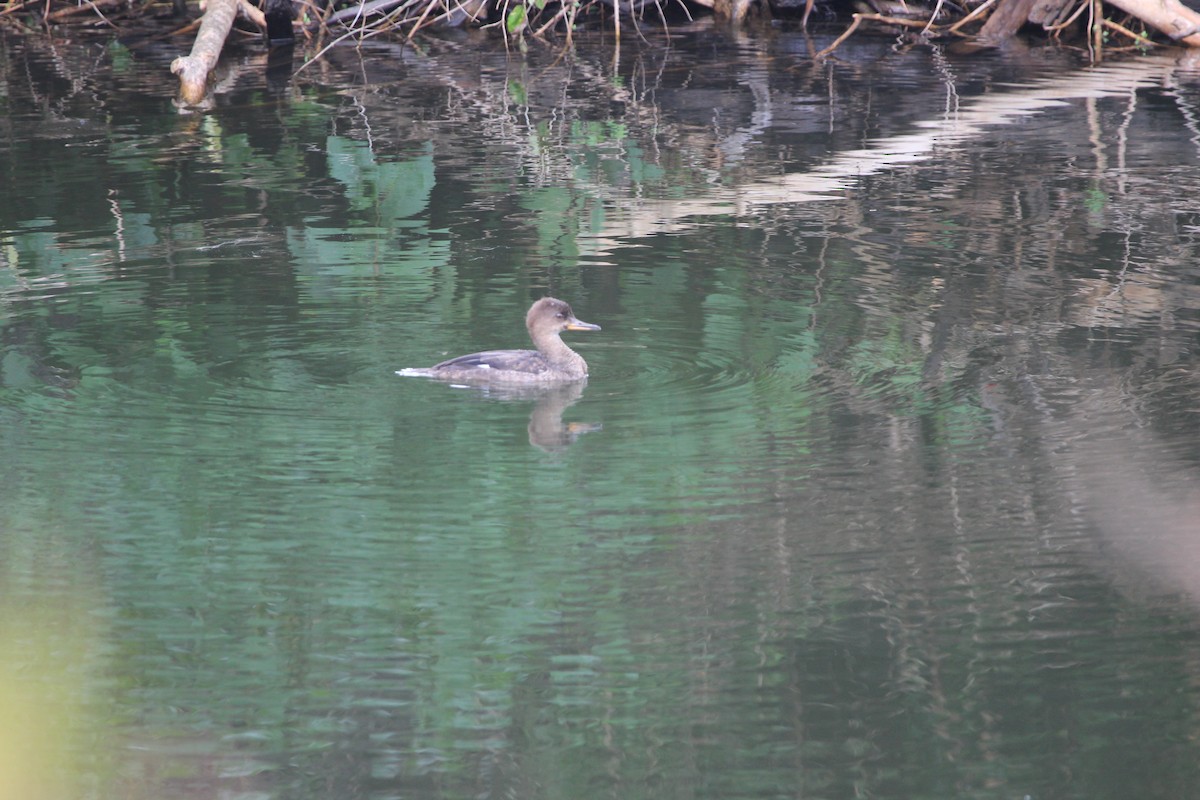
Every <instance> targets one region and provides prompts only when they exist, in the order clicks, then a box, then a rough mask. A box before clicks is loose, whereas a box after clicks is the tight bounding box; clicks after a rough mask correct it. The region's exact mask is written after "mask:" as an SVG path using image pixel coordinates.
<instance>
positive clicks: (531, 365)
mask: <svg viewBox="0 0 1200 800" xmlns="http://www.w3.org/2000/svg"><path fill="white" fill-rule="evenodd" d="M548 367H549V365H548V364H547V363H546V359H545V357H543V356H542V354H541V353H539V352H538V351H537V350H486V351H484V352H482V353H470V354H468V355H465V356H459V357H458V358H451V359H449V360H448V361H443V362H442V363H440V364H435V365H434V366H433V370H434V371H435V372H436V371H438V370H472V369H477V370H480V371H482V370H503V371H505V372H528V373H530V374H535V375H536V374H537V373H539V372H545V371H546V369H547V368H548Z"/></svg>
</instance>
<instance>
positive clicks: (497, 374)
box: [396, 297, 600, 385]
mask: <svg viewBox="0 0 1200 800" xmlns="http://www.w3.org/2000/svg"><path fill="white" fill-rule="evenodd" d="M525 329H526V330H528V331H529V338H530V339H532V340H533V345H534V347H536V348H537V349H536V350H486V351H484V352H482V353H470V354H469V355H465V356H458V357H457V358H451V359H449V360H447V361H443V362H441V363H440V364H434V365H433V366H432V367H416V368H414V367H409V368H406V369H401V370H397V371H396V374H397V375H404V376H411V377H419V378H436V379H438V380H444V381H452V382H463V383H504V384H529V385H544V384H551V383H572V382H576V381H583V380H587V376H588V365H587V362H586V361H584V360H583V356H581V355H579V354H578V353H576V352H575V351H574V350H572V349H571V348H570V347H568V346H567V345H566V344H565V343H564V342H563V340H562V339H561V338H560V336H561V334H562V332H563V331H598V330H600V326H599V325H593V324H592V323H590V322H583V321H582V320H580V319H579V318H577V317H576V316H575V312H573V311H572V310H571V306H570V305H569V304H567V303H565V302H563V301H562V300H558V299H555V298H553V297H543V298H542V299H541V300H538V301H537V302H535V303H534V304H533V305H532V306H530V307H529V311H528V313H526V314H525Z"/></svg>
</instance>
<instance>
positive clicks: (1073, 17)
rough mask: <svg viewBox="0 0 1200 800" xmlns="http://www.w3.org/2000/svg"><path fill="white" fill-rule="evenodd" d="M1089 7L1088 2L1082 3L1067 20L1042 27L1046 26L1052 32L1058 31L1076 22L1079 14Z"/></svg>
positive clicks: (1044, 26)
mask: <svg viewBox="0 0 1200 800" xmlns="http://www.w3.org/2000/svg"><path fill="white" fill-rule="evenodd" d="M1087 7H1088V4H1087V3H1080V4H1079V7H1078V8H1076V9H1075V13H1074V14H1072V15H1071V16H1070V17H1068V18H1067V19H1066V21H1064V22H1060V23H1058V24H1057V25H1043V26H1042V27H1043V28H1045V29H1046V30H1048V31H1050V32H1051V33H1058V32H1059V31H1061V30H1062V29H1063V28H1066V27H1068V26H1069V25H1072V24H1073V23H1074V22H1075V20H1077V19H1079V15H1080V14H1082V13H1083V12H1084V11H1086V10H1087Z"/></svg>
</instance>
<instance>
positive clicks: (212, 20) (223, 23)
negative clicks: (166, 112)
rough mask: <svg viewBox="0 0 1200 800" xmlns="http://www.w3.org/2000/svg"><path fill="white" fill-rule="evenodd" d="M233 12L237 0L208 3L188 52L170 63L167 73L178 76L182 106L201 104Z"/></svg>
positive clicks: (210, 0) (234, 13)
mask: <svg viewBox="0 0 1200 800" xmlns="http://www.w3.org/2000/svg"><path fill="white" fill-rule="evenodd" d="M237 10H238V0H208V7H207V8H206V9H205V10H204V18H203V19H202V20H201V22H200V32H199V33H197V34H196V41H195V42H193V43H192V52H191V53H190V54H189V55H186V56H180V57H179V58H177V59H175V60H174V61H172V62H171V72H172V73H174V74H175V75H178V76H179V97H180V99H181V100H182V101H183V102H184V103H185V104H187V105H189V106H198V105H200V103H201V102H203V100H204V96H205V94H207V91H208V73H209V72H211V71H212V68H213V67H215V66H216V65H217V59H218V58H220V56H221V48H222V47H224V46H225V37H226V36H228V35H229V30H230V28H232V27H233V19H234V17H236V16H237Z"/></svg>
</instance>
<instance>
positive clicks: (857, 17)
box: [813, 14, 863, 61]
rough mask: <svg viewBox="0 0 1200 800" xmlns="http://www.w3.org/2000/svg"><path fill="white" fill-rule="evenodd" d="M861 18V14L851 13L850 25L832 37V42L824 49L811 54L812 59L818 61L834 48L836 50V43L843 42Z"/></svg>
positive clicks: (856, 26)
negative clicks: (851, 20)
mask: <svg viewBox="0 0 1200 800" xmlns="http://www.w3.org/2000/svg"><path fill="white" fill-rule="evenodd" d="M862 18H863V15H862V14H855V15H853V19H854V21H853V22H851V23H850V27H849V28H846V30H844V31H842V35H841V36H839V37H838V38H836V39H834V40H833V44H831V45H829V47H826V48H825V49H824V50H822V51H820V52H819V53H817V54H816V55H815V56H813V59H814V60H815V61H820V60H821V59H823V58H825V56H827V55H829V54H830V53H832V52H833V51H834V50H836V49H837V48H838V45H840V44H841V43H842V42H844V41H846V40H847V39H849V38H850V34H852V33H854V31H855V29H856V28H858V26H859V24H860V23H861V22H862Z"/></svg>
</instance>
